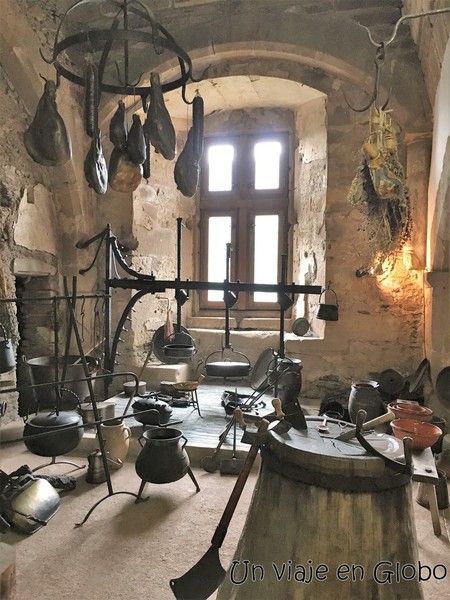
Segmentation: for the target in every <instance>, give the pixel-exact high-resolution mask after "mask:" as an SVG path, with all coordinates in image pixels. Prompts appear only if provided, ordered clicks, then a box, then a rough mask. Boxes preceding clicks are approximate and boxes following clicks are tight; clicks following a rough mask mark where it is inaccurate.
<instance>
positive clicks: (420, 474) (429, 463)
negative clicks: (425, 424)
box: [412, 448, 441, 535]
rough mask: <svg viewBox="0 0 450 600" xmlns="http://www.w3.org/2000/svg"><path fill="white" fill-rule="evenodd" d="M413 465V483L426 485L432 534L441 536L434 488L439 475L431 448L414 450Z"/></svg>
mask: <svg viewBox="0 0 450 600" xmlns="http://www.w3.org/2000/svg"><path fill="white" fill-rule="evenodd" d="M413 465H414V473H413V476H412V479H413V481H418V482H420V483H424V484H425V485H426V492H427V496H428V502H429V505H430V514H431V521H432V523H433V531H434V534H435V535H441V520H440V517H439V509H438V504H437V494H436V491H437V490H436V486H437V485H438V483H439V475H438V472H437V469H436V463H435V460H434V456H433V453H432V451H431V448H425V450H414V451H413Z"/></svg>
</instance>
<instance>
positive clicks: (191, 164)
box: [174, 127, 200, 198]
mask: <svg viewBox="0 0 450 600" xmlns="http://www.w3.org/2000/svg"><path fill="white" fill-rule="evenodd" d="M199 173H200V165H199V162H198V160H197V159H196V156H195V152H194V129H193V127H191V128H190V130H189V133H188V136H187V140H186V144H185V145H184V148H183V150H182V152H181V154H180V156H179V157H178V159H177V162H176V163H175V169H174V178H175V183H176V184H177V188H178V189H179V190H180V192H181V193H182V194H183V196H187V197H188V198H191V197H192V196H193V195H194V194H195V192H196V190H197V185H198V177H199Z"/></svg>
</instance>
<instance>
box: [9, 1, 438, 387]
mask: <svg viewBox="0 0 450 600" xmlns="http://www.w3.org/2000/svg"><path fill="white" fill-rule="evenodd" d="M47 5H48V3H46V2H34V1H33V2H32V1H31V0H20V2H18V3H14V2H12V0H11V1H10V0H7V1H6V2H5V6H4V15H3V16H4V19H5V24H6V26H7V27H6V28H3V30H2V34H1V41H2V56H1V58H0V61H1V63H2V66H3V69H4V71H5V72H6V76H5V75H4V76H3V77H2V78H1V79H0V84H1V90H0V108H1V109H2V112H1V114H2V121H1V123H0V133H1V134H2V135H1V136H0V150H1V151H2V152H1V155H2V160H1V162H0V183H1V203H0V210H1V212H0V217H1V219H2V232H3V234H2V246H1V248H0V251H1V254H2V259H3V260H2V265H3V273H2V277H1V279H2V281H3V282H4V284H3V287H4V289H3V290H2V292H3V293H4V294H5V295H6V296H10V295H14V293H15V281H14V266H13V263H12V261H13V260H14V259H18V258H20V259H24V258H27V259H38V260H39V261H40V263H39V264H40V265H41V266H42V264H44V265H48V266H49V268H50V267H51V272H52V273H53V272H54V274H52V275H50V276H49V275H47V276H46V277H45V283H44V285H43V286H42V289H43V290H46V289H58V290H59V291H61V289H62V288H61V277H62V276H64V275H65V276H68V277H71V276H73V275H78V270H79V268H82V267H85V266H86V265H88V264H89V263H90V261H91V260H92V259H93V257H94V254H95V249H96V244H93V245H92V246H90V248H89V249H88V250H83V251H82V250H78V249H77V248H76V246H75V244H76V242H77V241H79V240H80V239H83V240H85V239H88V238H89V237H90V236H92V235H94V234H96V233H98V232H99V231H101V230H102V229H103V228H104V227H105V226H106V224H107V223H111V225H112V230H113V231H114V233H115V234H116V235H117V237H118V238H119V239H120V241H121V242H122V243H123V244H125V245H126V246H128V247H129V251H128V252H127V253H128V255H129V257H128V260H129V261H130V262H131V263H132V264H133V266H134V267H135V268H142V270H143V271H145V272H152V271H153V272H154V274H155V275H156V276H157V277H158V278H161V279H165V278H167V279H172V278H173V277H174V275H175V273H176V266H177V265H176V219H177V218H178V217H182V218H183V222H184V223H185V224H186V229H185V230H183V258H182V265H183V268H182V278H185V277H189V278H193V277H195V276H196V272H195V260H194V258H195V256H196V235H197V231H196V202H195V199H194V200H191V199H185V198H183V197H182V196H181V195H180V194H179V193H178V192H177V190H176V187H175V184H174V182H173V166H174V163H173V161H172V162H167V161H163V160H162V159H160V158H159V157H155V158H154V162H153V165H152V176H151V178H150V181H149V182H148V183H143V184H142V185H141V186H140V188H139V190H138V191H137V192H136V193H135V194H133V195H131V194H130V195H127V194H117V193H114V192H108V193H107V194H106V195H105V196H103V197H97V196H96V195H95V194H94V193H93V192H92V191H91V190H89V189H88V188H87V186H86V183H85V181H84V176H83V173H82V164H83V159H84V156H85V154H86V152H87V148H88V143H89V140H88V139H87V138H86V136H85V135H84V134H83V132H82V130H81V127H80V123H81V104H82V94H81V93H80V90H76V89H74V86H71V85H70V84H69V83H68V82H62V85H61V88H60V90H59V91H58V106H59V107H60V110H61V113H62V114H63V118H64V120H65V122H66V125H67V127H68V129H69V131H70V134H71V135H72V138H73V142H74V158H73V160H72V161H71V164H70V165H69V166H68V168H66V169H62V170H57V171H56V172H55V171H51V170H49V169H45V168H42V167H40V166H38V165H36V164H34V163H33V162H32V161H31V159H30V158H29V157H28V155H27V154H26V152H25V150H24V148H23V144H22V138H21V135H22V133H23V131H24V129H25V127H26V126H27V124H28V123H29V120H30V118H31V116H32V115H33V113H34V110H35V107H36V104H37V100H38V98H39V96H40V93H42V80H41V79H40V77H39V72H40V70H42V68H43V67H42V62H41V61H40V58H39V47H40V44H42V43H46V42H47V41H48V40H51V39H52V35H51V34H52V32H53V31H54V28H55V20H53V21H52V19H51V18H50V16H49V14H48V13H47V11H48V10H49V9H48V6H47ZM353 6H354V3H348V2H344V1H342V2H340V1H337V0H335V1H333V2H329V1H325V0H324V1H321V2H311V1H309V2H308V1H302V2H288V1H285V0H283V1H282V2H277V3H276V4H274V3H272V2H269V1H267V0H257V1H252V2H233V8H234V10H233V11H231V12H230V10H229V3H228V2H224V1H222V0H216V1H215V2H198V1H195V2H192V1H189V2H186V1H183V2H178V1H177V2H173V1H171V0H167V2H163V3H159V5H158V9H159V11H160V14H159V15H158V16H159V18H160V20H161V22H162V23H164V25H165V26H166V27H167V28H168V29H169V30H170V31H171V33H172V34H173V35H174V37H175V39H176V40H177V41H178V42H179V43H180V45H181V46H183V47H184V48H186V50H188V51H189V52H190V54H191V56H192V57H193V59H194V64H195V72H196V73H204V78H205V80H206V81H207V83H208V85H210V86H211V87H213V86H214V82H215V81H218V80H221V79H223V78H230V81H233V82H235V81H236V82H237V78H238V77H241V76H245V77H247V78H248V77H250V78H252V79H254V78H258V77H272V78H274V87H273V92H272V102H273V104H272V107H280V108H282V109H287V108H289V109H290V110H292V109H293V107H295V106H296V104H295V98H294V97H292V96H291V97H284V96H281V97H280V95H279V94H277V84H276V81H277V80H279V81H282V80H289V81H292V82H296V83H297V84H299V86H308V87H309V88H312V89H314V90H317V91H318V92H319V93H320V94H321V95H322V96H321V97H322V98H323V100H322V101H321V102H323V106H322V117H321V118H323V124H324V126H326V146H325V144H324V142H323V140H324V139H325V136H323V137H322V138H321V142H320V152H319V153H318V155H317V156H314V163H313V166H311V167H308V168H310V172H309V173H308V171H307V170H305V169H303V171H302V170H301V169H300V167H301V164H300V163H301V161H300V158H299V157H300V153H301V152H305V148H304V147H303V146H302V143H300V144H299V147H298V151H299V155H298V157H297V159H298V162H297V164H296V167H298V169H296V173H295V177H296V178H297V179H296V181H297V182H298V184H299V186H300V187H301V197H302V198H304V197H305V198H309V197H311V198H312V199H313V205H314V207H315V209H314V210H315V212H316V213H317V214H316V216H315V220H314V226H313V227H312V228H311V230H310V231H306V229H307V228H306V227H305V231H301V225H300V221H299V227H298V231H297V233H296V234H295V235H297V237H298V238H299V239H300V238H302V239H303V236H304V235H309V236H310V239H309V240H308V248H307V249H306V253H307V256H305V249H304V248H303V249H302V252H301V253H300V252H299V253H298V255H297V256H295V257H294V265H296V266H295V271H296V273H297V274H298V283H304V282H307V279H308V278H309V279H315V282H316V283H318V284H321V285H323V286H325V285H326V284H327V283H328V282H331V285H332V287H333V289H335V290H336V292H337V294H338V297H339V321H338V322H336V323H327V324H326V325H325V326H324V325H323V323H318V322H317V320H315V319H314V318H312V328H313V330H315V331H317V333H318V337H316V338H314V339H313V338H302V339H299V338H296V337H295V336H293V334H290V333H289V331H288V332H286V352H287V353H288V354H289V355H291V356H293V357H297V358H300V359H301V360H302V362H303V364H304V369H303V380H304V392H305V394H308V395H315V396H317V397H319V398H320V397H322V396H323V395H324V393H331V392H332V391H333V390H335V391H336V390H337V391H339V390H340V389H345V388H346V387H347V386H348V385H349V383H350V382H351V380H352V379H354V378H358V379H359V378H367V377H368V375H369V374H372V373H377V372H380V371H382V370H384V369H386V368H394V369H397V370H398V371H399V372H401V373H402V374H404V375H407V374H409V373H411V372H412V371H413V370H414V369H415V367H416V366H417V365H418V364H419V362H420V360H421V359H422V358H423V354H424V345H423V342H424V337H425V333H424V310H423V285H424V282H423V279H422V275H423V272H422V270H421V268H419V269H412V270H409V269H407V268H406V266H405V264H404V262H403V260H402V259H400V260H399V261H397V266H396V270H395V271H394V272H393V273H392V276H391V277H363V278H358V277H356V276H355V272H356V271H357V269H358V268H359V267H360V266H361V265H364V264H366V262H367V260H368V247H367V240H366V239H365V237H364V231H362V230H361V229H360V225H361V223H362V219H363V216H362V215H361V214H360V213H359V211H357V210H356V209H355V208H354V207H353V206H351V205H350V204H349V203H348V201H347V193H348V189H349V186H350V184H351V181H352V179H353V176H354V174H355V170H356V168H357V167H358V164H359V161H360V153H361V145H362V142H363V140H364V138H365V135H366V133H367V127H368V114H367V111H365V112H361V113H356V112H353V111H351V110H350V109H349V107H348V105H347V103H346V101H345V98H344V94H345V96H347V97H348V99H349V100H351V102H352V103H354V104H355V105H357V106H362V105H363V104H364V103H365V102H366V101H367V99H368V97H369V96H368V95H370V93H371V91H372V89H373V75H374V68H373V61H374V47H373V45H372V44H371V43H370V42H369V40H368V37H367V33H366V32H365V31H364V30H363V29H362V28H361V27H360V26H359V25H358V24H357V21H358V22H361V23H363V24H365V25H367V26H368V27H369V28H371V30H373V31H374V32H375V33H376V34H377V35H379V36H381V38H383V39H386V38H388V37H389V35H390V34H391V33H392V23H393V22H395V20H396V19H398V18H399V17H400V15H401V12H400V8H399V3H394V4H393V3H378V4H377V5H376V6H374V4H373V2H371V1H369V0H366V1H365V2H360V3H358V8H357V9H355V8H353ZM405 6H406V7H407V8H410V7H411V8H412V6H413V5H412V3H409V2H406V3H405ZM440 22H441V21H440V20H439V23H440ZM13 24H14V26H13ZM440 27H441V26H440V25H439V29H438V27H437V20H436V26H434V27H433V29H430V31H429V34H430V35H429V36H427V38H426V39H427V40H429V39H430V38H431V39H432V40H433V45H434V46H435V47H436V48H437V49H438V54H439V56H443V55H442V54H441V53H442V45H443V41H442V40H445V39H448V30H445V29H444V30H442V29H440ZM38 36H39V37H38ZM435 36H436V37H435ZM442 36H443V37H442ZM422 44H425V37H423V38H422V41H421V42H420V48H421V50H420V52H419V56H420V59H421V60H422V67H423V69H424V70H425V72H426V71H427V68H428V64H430V69H431V71H432V72H431V71H430V73H429V75H427V74H426V77H425V81H424V76H423V71H422V67H421V64H420V61H419V56H418V53H417V49H416V47H415V45H414V43H413V41H412V39H411V37H410V35H409V28H406V27H404V26H402V27H401V29H400V30H399V35H398V39H396V41H395V43H394V44H392V46H390V48H389V51H388V52H387V55H386V63H385V65H384V68H383V80H382V85H381V90H380V91H381V94H382V98H385V97H386V95H387V92H388V89H389V87H390V86H391V85H392V94H391V102H390V107H391V108H392V111H393V115H394V116H395V119H396V121H397V122H398V125H399V129H400V131H401V135H400V140H399V141H400V147H401V156H402V161H403V164H404V166H405V168H406V170H407V176H408V183H409V188H410V190H411V197H412V203H413V211H414V212H413V218H414V229H413V238H412V246H413V247H412V250H413V252H414V253H415V254H416V255H417V257H418V259H419V261H422V259H424V256H425V250H424V249H425V246H426V243H425V239H426V238H425V236H426V208H425V198H424V189H426V187H427V182H428V169H429V164H430V140H431V133H432V129H431V123H432V119H431V115H432V108H431V107H432V106H434V96H435V90H436V89H437V85H438V84H437V80H436V73H437V70H438V67H437V65H438V64H439V60H438V61H437V62H436V61H432V60H431V59H428V58H427V56H428V54H427V52H426V51H425V48H424V46H422ZM5 50H6V51H5ZM24 57H27V60H25V59H24ZM162 60H163V62H162V63H161V64H160V66H159V67H158V69H159V70H160V72H161V74H162V76H163V77H164V76H165V74H167V76H169V75H170V74H171V73H172V72H173V68H174V64H175V63H176V61H174V60H173V59H167V60H166V59H164V58H163V59H162ZM133 68H135V69H136V72H137V73H138V74H139V73H140V72H141V71H142V65H139V64H136V65H133ZM46 74H47V73H46ZM231 78H236V79H231ZM239 89H240V88H239V87H237V88H236V93H235V98H234V99H233V98H231V99H230V98H228V99H227V101H228V106H227V110H232V109H233V108H241V106H239V100H240V99H239ZM193 90H195V86H193V87H191V88H190V92H192V91H193ZM325 98H326V100H325ZM430 99H431V102H430ZM241 100H242V99H241ZM102 102H103V101H102ZM236 102H237V103H236ZM115 105H116V99H115V98H108V99H105V100H104V103H102V111H101V124H102V131H103V132H104V134H105V135H106V132H107V129H106V127H107V124H108V122H109V118H110V116H111V112H112V110H113V109H114V107H115ZM205 105H206V111H207V112H208V103H207V98H206V97H205ZM267 106H268V104H267V102H266V104H265V107H266V108H267ZM132 110H134V109H132ZM216 117H217V115H216ZM219 118H222V117H221V116H220V117H219ZM186 126H187V125H186V124H184V125H181V126H180V127H177V130H178V138H179V140H178V142H179V149H181V147H182V144H183V143H184V139H185V135H186ZM297 128H298V129H299V130H300V129H301V128H302V123H301V117H298V119H297ZM109 151H110V148H108V144H107V143H106V144H105V154H106V155H107V156H109ZM445 160H446V163H445V164H447V162H448V155H447V158H446V159H445ZM310 164H311V163H310ZM303 167H304V165H303ZM30 190H34V192H36V193H37V194H34V195H35V196H36V198H37V202H35V204H34V205H32V203H30V202H29V201H28V199H29V197H30V198H31V197H32V196H33V194H31V195H30ZM43 190H45V194H44V196H42V195H40V192H41V191H43ZM42 198H44V200H42ZM45 198H47V199H45ZM49 198H52V199H53V202H54V205H53V206H54V210H55V216H52V215H53V212H52V208H51V206H52V205H51V201H49ZM24 209H26V210H25V211H24ZM20 211H21V212H20ZM36 213H37V214H38V215H39V219H40V224H39V226H40V227H46V236H45V237H42V239H40V237H39V236H37V235H36V232H33V235H31V234H30V233H28V234H27V231H26V230H27V229H28V224H29V223H30V222H34V221H33V219H36ZM51 219H56V221H55V222H53V223H52V222H49V221H51ZM17 223H19V224H21V223H22V224H26V225H25V226H24V228H23V229H22V230H21V231H20V230H18V231H16V232H14V227H16V225H17ZM314 230H315V231H317V232H318V234H320V236H321V237H320V240H321V241H320V243H318V244H317V246H316V247H314ZM297 246H298V247H300V242H298V243H297ZM313 255H314V256H313ZM102 260H103V259H102V257H100V259H99V262H98V268H97V266H96V267H95V268H94V269H93V270H92V271H90V272H89V273H88V274H87V275H85V276H84V277H80V278H79V288H80V291H81V292H86V293H88V292H90V291H93V290H99V289H100V290H101V289H102V287H103V283H104V281H103V280H104V263H103V262H102ZM20 264H22V265H23V263H20ZM33 264H34V265H35V267H34V268H35V269H36V271H35V275H36V273H40V271H39V269H38V268H37V267H36V264H35V263H33ZM24 272H25V271H22V273H24ZM311 273H313V276H311ZM41 276H42V275H39V276H38V277H36V282H37V283H33V286H34V285H37V284H38V283H39V282H38V281H37V280H38V279H39V278H40V277H41ZM49 277H50V279H49ZM52 278H55V279H54V280H53V279H52ZM54 283H55V285H53V284H54ZM308 283H313V281H308ZM50 284H51V285H50ZM33 289H34V288H33ZM167 296H170V294H169V293H164V294H161V295H160V294H158V295H156V296H152V297H151V298H148V299H146V302H144V303H142V304H140V305H137V306H136V312H135V313H133V314H132V316H131V318H132V321H131V323H130V330H129V331H128V332H124V336H123V338H124V342H123V345H122V348H123V350H122V353H121V357H120V361H121V364H120V368H122V367H123V368H129V367H132V368H133V369H135V370H137V369H138V368H139V365H140V364H142V359H143V356H144V355H145V350H146V348H147V347H148V341H149V339H150V338H151V336H152V334H153V332H154V331H155V330H156V329H157V328H158V327H159V326H161V325H162V324H163V323H164V319H165V317H166V311H167V301H166V300H165V297H167ZM130 297H131V292H128V291H122V290H120V291H118V290H116V291H114V299H113V307H114V309H113V323H117V320H118V318H119V316H120V314H121V312H122V310H123V308H124V307H125V306H126V303H127V302H128V301H129V299H130ZM304 304H305V307H306V308H304V307H303V306H302V307H298V310H299V314H301V310H303V309H304V310H306V311H307V312H306V314H309V316H311V317H312V315H313V314H314V311H315V308H316V306H315V302H314V299H312V298H308V299H306V300H305V302H304ZM172 309H173V310H175V307H174V304H173V303H172ZM189 310H190V308H189V307H186V308H185V309H183V318H185V317H186V318H187V317H190V314H189V313H188V312H187V311H189ZM308 311H310V312H309V313H308ZM5 318H6V316H5ZM10 318H11V322H12V325H11V328H12V331H13V335H16V336H17V324H16V322H15V316H14V314H12V315H10ZM90 318H91V320H92V319H93V317H92V311H91V316H90ZM186 322H188V321H186ZM87 323H88V321H86V322H85V326H86V328H87V330H88V331H89V330H90V329H92V327H90V326H89V325H88V324H87ZM195 323H196V325H198V323H197V322H195ZM198 335H199V336H202V340H203V342H202V344H201V347H202V353H201V354H200V355H199V358H204V357H205V356H206V353H207V350H209V349H210V348H211V347H213V348H218V347H220V338H221V332H220V331H215V332H210V333H208V332H206V331H204V332H203V333H199V334H198ZM91 341H92V340H90V339H89V337H88V338H87V341H86V344H87V345H88V344H89V343H90V342H91ZM232 343H233V345H234V346H235V347H236V348H238V349H239V350H242V351H244V352H248V354H249V357H250V359H251V361H252V362H253V363H254V362H255V361H256V359H257V357H258V356H259V354H260V352H261V351H262V350H263V349H264V348H267V347H270V346H272V347H275V348H276V347H278V336H277V332H276V331H257V332H248V331H247V332H239V331H233V334H232ZM203 351H204V352H203ZM193 367H195V364H193ZM330 381H331V384H330V383H329V382H330ZM324 382H325V383H324ZM324 390H326V392H325V391H324Z"/></svg>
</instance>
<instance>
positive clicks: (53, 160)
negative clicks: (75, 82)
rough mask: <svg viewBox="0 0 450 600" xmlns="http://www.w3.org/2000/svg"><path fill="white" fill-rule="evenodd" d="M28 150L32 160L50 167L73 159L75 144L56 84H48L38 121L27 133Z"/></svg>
mask: <svg viewBox="0 0 450 600" xmlns="http://www.w3.org/2000/svg"><path fill="white" fill-rule="evenodd" d="M24 142H25V148H26V150H27V152H28V154H29V155H30V156H31V158H32V159H33V160H34V161H35V162H37V163H39V164H40V165H45V166H49V167H60V166H62V165H64V164H66V162H67V161H69V160H70V159H71V157H72V145H71V142H70V138H69V135H68V133H67V130H66V126H65V124H64V121H63V119H62V117H61V115H60V114H59V113H58V109H57V106H56V84H55V82H54V81H51V80H48V81H46V82H45V86H44V93H43V95H42V97H41V99H40V100H39V103H38V106H37V109H36V114H35V115H34V119H33V121H32V123H31V125H30V126H29V128H28V129H27V130H26V131H25V134H24Z"/></svg>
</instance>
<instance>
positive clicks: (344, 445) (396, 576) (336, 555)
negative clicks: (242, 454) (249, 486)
mask: <svg viewBox="0 0 450 600" xmlns="http://www.w3.org/2000/svg"><path fill="white" fill-rule="evenodd" d="M307 423H308V429H307V430H306V431H298V430H295V429H291V430H290V431H289V432H287V433H285V434H282V435H279V434H276V433H274V432H270V433H269V435H268V439H267V442H266V445H265V447H264V448H263V450H262V463H261V470H260V473H259V477H258V481H257V484H256V487H255V490H254V493H253V498H252V501H251V505H250V508H249V512H248V515H247V520H246V524H245V527H244V530H243V532H242V535H241V538H240V541H239V544H238V547H237V550H236V553H235V556H234V560H233V561H232V563H231V565H230V567H229V569H228V571H227V574H226V576H225V579H224V581H223V583H222V585H221V586H220V588H219V592H218V595H217V600H255V598H274V599H275V598H283V599H284V598H286V599H287V598H289V600H300V599H301V600H317V599H318V598H333V600H352V599H354V600H375V599H377V600H393V599H395V598H411V599H412V598H414V600H421V599H422V598H423V595H422V591H421V586H420V583H419V577H418V568H419V567H418V553H417V542H416V531H415V525H414V513H413V499H412V493H411V485H410V477H409V476H408V475H404V474H400V473H396V472H394V471H393V470H392V469H390V468H388V467H387V465H386V464H385V462H384V461H383V460H382V459H381V458H377V457H374V456H369V455H368V454H367V452H366V451H365V450H364V449H363V448H362V447H361V446H360V445H359V443H358V442H357V440H354V441H352V442H339V441H336V440H334V439H333V438H334V437H335V436H336V435H339V433H340V430H341V429H340V425H339V422H338V421H328V426H329V432H328V433H325V434H323V433H321V432H319V431H318V429H317V425H318V424H321V423H322V419H320V420H319V419H316V418H311V417H308V418H307ZM371 437H372V438H373V439H371V442H376V444H377V445H378V448H377V449H379V450H382V448H384V449H385V450H386V451H387V453H388V455H389V454H390V455H391V457H392V458H394V459H395V458H400V456H401V455H402V454H403V449H402V447H401V446H400V444H399V442H398V440H396V439H395V438H392V437H391V436H386V434H373V435H372V436H371Z"/></svg>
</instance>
